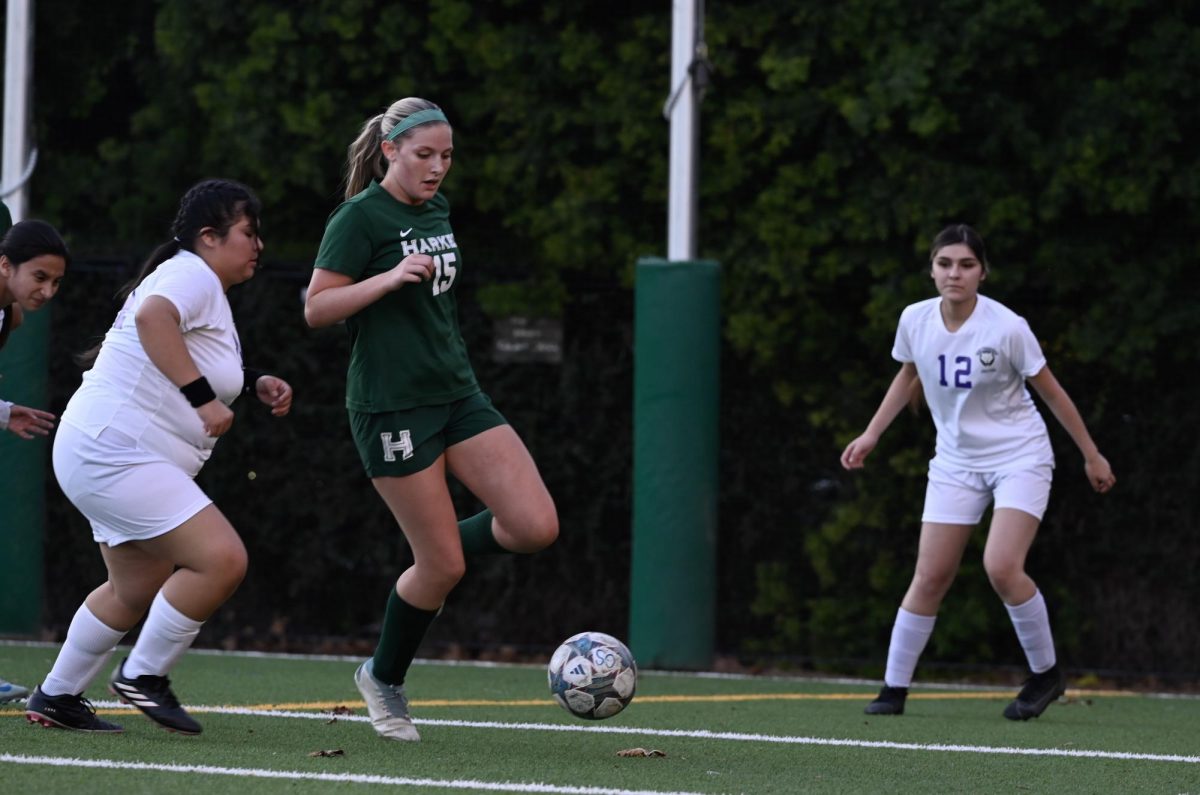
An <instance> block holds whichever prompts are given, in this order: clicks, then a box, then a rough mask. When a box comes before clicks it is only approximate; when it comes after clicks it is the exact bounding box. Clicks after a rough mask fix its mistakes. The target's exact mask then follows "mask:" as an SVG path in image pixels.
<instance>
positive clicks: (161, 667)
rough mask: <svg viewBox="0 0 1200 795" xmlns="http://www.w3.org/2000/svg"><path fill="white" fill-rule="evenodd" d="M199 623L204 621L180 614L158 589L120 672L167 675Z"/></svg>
mask: <svg viewBox="0 0 1200 795" xmlns="http://www.w3.org/2000/svg"><path fill="white" fill-rule="evenodd" d="M202 626H204V622H203V621H196V620H195V619H193V618H188V617H187V616H185V615H184V614H183V613H180V612H179V611H178V610H176V609H175V608H174V607H173V606H172V605H171V603H170V602H168V601H167V597H165V596H163V592H162V591H159V592H158V596H155V597H154V604H152V605H150V614H149V615H148V616H146V623H145V625H144V626H143V627H142V632H141V634H140V635H138V639H137V643H135V644H133V651H131V652H130V653H129V659H127V660H126V661H125V668H124V670H123V673H124V674H125V676H126V677H128V678H135V677H138V676H144V675H146V674H150V675H151V676H166V675H167V672H168V671H170V670H171V669H172V668H173V667H174V666H175V663H176V661H178V660H179V658H180V657H182V656H183V653H184V652H186V651H187V650H188V648H190V647H191V645H192V641H194V640H195V639H196V636H197V635H199V634H200V627H202Z"/></svg>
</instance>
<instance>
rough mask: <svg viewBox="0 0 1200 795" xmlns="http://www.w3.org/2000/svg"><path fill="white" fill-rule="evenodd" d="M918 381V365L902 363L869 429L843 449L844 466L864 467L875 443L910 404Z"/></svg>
mask: <svg viewBox="0 0 1200 795" xmlns="http://www.w3.org/2000/svg"><path fill="white" fill-rule="evenodd" d="M916 382H917V366H916V365H915V364H913V363H912V362H904V363H903V364H901V365H900V372H898V373H896V377H895V378H893V379H892V385H891V386H889V387H888V391H887V394H885V395H884V396H883V400H882V401H881V402H880V404H879V408H878V409H876V410H875V416H874V417H872V418H871V421H870V422H869V423H867V429H866V430H865V431H863V432H862V435H861V436H859V437H858V438H856V439H855V440H854V441H852V442H850V444H848V445H846V449H845V450H843V451H842V466H843V467H845V468H846V469H862V466H863V462H864V461H865V460H866V458H867V456H868V455H870V453H871V451H872V450H874V449H875V445H877V444H879V437H880V436H882V435H883V432H884V431H886V430H887V429H888V426H890V425H891V424H892V421H893V420H894V419H896V416H897V415H898V414H899V413H900V411H901V410H902V409H903V408H904V407H905V406H906V405H908V401H909V396H910V395H911V394H912V388H913V386H914V385H915V384H916Z"/></svg>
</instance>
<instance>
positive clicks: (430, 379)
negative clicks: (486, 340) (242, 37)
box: [304, 97, 558, 740]
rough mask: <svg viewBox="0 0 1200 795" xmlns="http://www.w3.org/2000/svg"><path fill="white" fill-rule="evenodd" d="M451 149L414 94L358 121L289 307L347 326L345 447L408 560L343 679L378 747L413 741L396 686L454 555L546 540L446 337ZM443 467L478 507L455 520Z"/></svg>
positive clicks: (536, 509) (554, 531) (459, 571)
mask: <svg viewBox="0 0 1200 795" xmlns="http://www.w3.org/2000/svg"><path fill="white" fill-rule="evenodd" d="M453 152H454V141H453V132H452V130H451V128H450V124H449V122H448V121H447V120H446V116H445V114H443V113H442V111H441V109H440V108H438V106H437V105H435V104H433V103H432V102H429V101H428V100H424V99H419V98H416V97H409V98H406V99H401V100H399V101H397V102H395V103H393V104H392V105H391V106H390V107H389V108H388V109H387V111H386V112H384V113H382V114H379V115H377V116H375V117H373V118H371V119H369V120H368V121H367V122H366V124H365V125H363V128H362V131H361V132H360V133H359V136H358V137H357V138H356V139H355V141H354V142H353V143H352V144H351V145H350V147H349V151H348V157H347V173H346V201H345V202H343V203H342V204H341V205H340V206H339V207H338V208H337V209H336V210H334V212H333V214H332V215H331V216H330V218H329V222H328V224H327V225H326V228H325V236H324V237H323V238H322V240H321V247H320V250H319V251H318V253H317V260H316V263H315V267H314V269H313V274H312V280H311V282H310V283H309V287H308V293H307V298H306V300H305V304H304V317H305V320H306V321H307V322H308V324H309V325H310V326H312V327H314V328H318V327H323V326H329V325H332V324H334V323H337V322H339V321H345V323H346V328H347V330H348V331H349V333H350V345H351V353H350V369H349V373H348V375H347V385H346V407H347V409H348V410H349V413H350V424H351V428H352V429H353V434H354V441H355V444H356V446H357V448H358V452H359V456H360V457H361V458H362V462H363V466H364V467H365V468H366V471H367V475H368V476H369V477H370V478H371V483H372V484H373V485H374V486H375V490H376V491H378V492H379V495H380V496H381V497H382V498H383V500H384V502H385V503H386V504H387V506H388V508H389V509H390V510H391V512H392V515H393V516H394V517H395V518H396V521H397V522H398V523H399V525H400V528H401V530H402V531H403V533H404V536H405V538H406V539H407V540H408V544H409V546H410V547H411V549H412V553H413V565H412V566H410V567H409V568H408V569H407V570H405V571H404V572H403V573H402V574H401V575H400V577H399V579H398V580H397V582H396V587H395V588H394V589H392V591H391V593H390V594H389V597H388V601H387V607H386V609H385V612H384V619H383V629H382V632H381V635H380V639H379V645H378V646H377V648H376V649H375V654H374V656H373V657H372V658H371V659H369V660H367V661H366V662H364V663H363V664H362V665H361V666H360V667H359V669H358V671H357V672H356V673H355V677H354V679H355V683H356V684H357V686H358V689H359V690H360V692H362V695H363V698H364V699H365V701H366V703H367V708H368V711H369V712H370V715H371V722H372V724H373V725H374V726H375V730H376V731H377V732H378V733H379V734H380V735H382V736H384V737H387V738H389V739H393V740H419V739H420V736H419V735H418V733H417V730H416V728H415V727H414V726H413V722H412V719H411V718H410V717H409V713H408V702H407V698H406V696H405V692H404V687H403V685H404V678H405V675H406V673H407V671H408V667H409V665H410V663H411V662H412V660H413V657H414V656H415V655H416V652H417V647H418V646H419V645H420V643H421V639H422V638H423V637H424V635H425V632H426V630H427V629H428V628H429V625H430V623H431V622H432V621H433V619H434V617H435V616H436V615H437V613H438V611H439V610H440V609H441V607H442V603H443V602H444V601H445V599H446V596H447V595H448V594H449V593H450V591H451V590H452V589H453V588H454V586H455V585H456V584H457V583H458V581H459V580H460V579H462V576H463V574H464V573H465V571H466V559H467V558H468V557H470V556H472V555H474V554H481V553H489V552H536V551H538V550H540V549H543V548H545V547H546V546H548V545H549V544H551V543H553V541H554V539H555V538H556V537H557V536H558V515H557V512H556V510H555V507H554V501H553V500H552V499H551V498H550V494H549V492H548V491H547V490H546V486H545V484H544V483H543V482H542V478H541V475H540V474H539V473H538V470H537V466H536V465H535V464H534V462H533V458H532V457H531V456H530V455H529V451H528V450H526V448H525V445H524V444H523V443H522V442H521V439H520V438H519V437H518V436H517V434H516V433H515V432H514V431H513V429H512V428H511V427H510V426H509V425H508V423H507V422H506V421H505V419H504V417H503V416H501V415H500V413H499V412H498V411H497V410H496V409H495V408H494V407H493V406H492V403H491V400H490V399H489V398H488V397H487V395H485V394H484V393H483V392H482V390H481V389H480V387H479V384H478V382H477V381H476V379H475V373H474V370H473V369H472V368H471V363H470V361H469V359H468V357H467V349H466V343H465V342H464V341H463V337H462V333H461V332H460V331H459V327H458V310H457V307H456V303H455V297H454V288H455V286H456V285H457V283H458V281H459V279H460V278H461V277H462V267H463V260H462V256H461V254H460V252H459V249H458V244H457V242H456V241H455V239H454V231H453V230H452V229H451V228H450V206H449V202H447V201H446V198H445V197H444V196H443V195H442V194H441V193H439V188H440V187H441V184H442V180H443V179H445V177H446V173H447V172H448V171H449V170H450V164H451V160H452V156H453ZM447 473H452V474H453V475H454V476H455V477H456V478H457V479H458V480H459V481H460V482H462V483H463V484H464V485H465V486H466V487H467V488H468V489H470V491H471V492H472V493H473V494H474V495H475V496H476V497H478V498H479V499H480V501H482V502H483V504H484V505H485V506H486V507H487V510H485V511H483V512H482V513H480V514H477V515H475V516H472V517H470V518H468V519H466V520H464V521H462V522H459V521H458V520H457V517H456V515H455V511H454V504H453V502H452V501H451V498H450V490H449V487H448V485H447V482H446V475H447Z"/></svg>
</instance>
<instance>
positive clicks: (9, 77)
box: [0, 0, 33, 223]
mask: <svg viewBox="0 0 1200 795" xmlns="http://www.w3.org/2000/svg"><path fill="white" fill-rule="evenodd" d="M32 12H33V0H8V10H7V17H6V30H5V36H4V176H3V179H2V180H0V185H2V186H3V188H2V192H3V193H4V194H5V195H3V196H0V199H2V200H3V201H4V203H5V204H7V205H8V210H9V212H10V213H11V214H12V219H13V223H16V222H17V221H20V220H22V219H24V218H25V214H26V211H27V209H28V207H27V205H28V191H27V190H26V187H25V185H26V180H27V179H28V178H29V175H28V174H27V173H26V166H27V160H28V157H29V84H30V82H31V77H32V75H33V13H32Z"/></svg>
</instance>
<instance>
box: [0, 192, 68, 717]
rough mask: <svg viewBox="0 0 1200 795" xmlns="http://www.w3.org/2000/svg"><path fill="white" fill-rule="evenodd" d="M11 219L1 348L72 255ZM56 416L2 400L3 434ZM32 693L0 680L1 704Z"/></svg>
mask: <svg viewBox="0 0 1200 795" xmlns="http://www.w3.org/2000/svg"><path fill="white" fill-rule="evenodd" d="M11 223H12V216H11V215H9V212H8V207H6V206H5V205H3V204H0V226H2V227H3V228H5V229H8V231H7V232H6V233H5V234H4V238H3V239H2V240H0V348H3V347H4V343H6V342H8V336H9V334H10V333H11V332H12V330H13V329H15V328H16V327H17V326H19V325H21V320H22V317H23V314H24V313H25V312H34V311H37V310H38V309H41V308H42V307H43V306H45V305H46V303H47V302H48V301H49V300H50V299H51V298H53V297H54V294H55V293H57V292H58V286H59V284H61V283H62V280H63V275H64V274H65V273H66V271H67V265H68V263H70V261H71V255H70V253H69V252H68V251H67V246H66V244H65V243H63V240H62V238H61V237H60V236H59V234H58V232H57V231H56V230H55V229H54V227H52V226H51V225H50V224H48V223H46V222H45V221H36V220H30V221H22V222H21V223H19V224H17V225H16V226H13V227H11V228H9V226H10V224H11ZM53 427H54V415H53V414H51V413H50V412H48V411H42V410H41V409H32V408H29V407H28V406H18V405H17V404H15V403H12V402H10V401H7V400H5V399H4V398H3V397H0V431H4V430H7V431H11V432H12V433H14V434H16V435H17V436H19V437H21V438H22V439H32V438H33V437H34V436H46V435H47V434H49V433H50V429H51V428H53ZM27 695H29V690H27V689H26V688H24V687H22V686H21V685H18V684H14V683H12V682H8V681H5V680H4V678H3V677H0V704H6V703H8V702H9V701H16V700H18V699H22V698H25V697H26V696H27Z"/></svg>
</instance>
